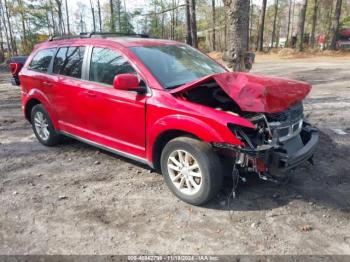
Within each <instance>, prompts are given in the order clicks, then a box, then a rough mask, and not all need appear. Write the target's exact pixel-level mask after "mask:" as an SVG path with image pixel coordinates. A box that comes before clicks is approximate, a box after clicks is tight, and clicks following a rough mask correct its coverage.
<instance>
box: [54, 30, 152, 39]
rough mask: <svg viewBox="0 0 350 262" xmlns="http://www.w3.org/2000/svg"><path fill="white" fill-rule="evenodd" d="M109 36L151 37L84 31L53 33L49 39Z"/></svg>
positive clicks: (146, 36) (147, 36)
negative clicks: (78, 32)
mask: <svg viewBox="0 0 350 262" xmlns="http://www.w3.org/2000/svg"><path fill="white" fill-rule="evenodd" d="M95 36H97V37H107V36H133V37H141V38H149V35H146V34H135V33H123V32H82V33H80V34H79V35H51V36H49V38H48V40H47V41H53V40H62V39H74V38H91V37H95Z"/></svg>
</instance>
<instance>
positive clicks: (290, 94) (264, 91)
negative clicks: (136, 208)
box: [19, 34, 318, 205]
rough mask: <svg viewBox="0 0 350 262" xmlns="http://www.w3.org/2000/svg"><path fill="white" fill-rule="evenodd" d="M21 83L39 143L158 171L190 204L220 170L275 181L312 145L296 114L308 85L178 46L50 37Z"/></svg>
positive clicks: (205, 197) (215, 187)
mask: <svg viewBox="0 0 350 262" xmlns="http://www.w3.org/2000/svg"><path fill="white" fill-rule="evenodd" d="M19 80H20V83H21V89H22V109H23V112H24V115H25V117H26V118H27V119H28V120H29V121H30V122H31V124H32V126H33V130H34V133H35V135H36V137H37V139H38V140H39V141H40V142H41V143H42V144H44V145H46V146H53V145H56V144H58V143H59V142H60V141H61V138H62V136H69V137H72V138H75V139H78V140H80V141H83V142H86V143H88V144H91V145H94V146H96V147H99V148H101V149H104V150H107V151H111V152H114V153H116V154H119V155H121V156H124V157H128V158H131V159H134V160H136V161H138V162H141V163H144V164H147V165H149V166H150V167H151V168H154V169H160V170H161V172H162V174H163V175H164V179H165V182H166V184H167V185H168V187H169V188H170V190H171V191H172V192H173V193H174V194H175V195H176V196H177V197H179V198H180V199H182V200H184V201H186V202H188V203H191V204H194V205H200V204H203V203H205V202H207V201H209V200H210V199H211V198H213V197H214V196H215V195H216V194H217V192H218V191H219V190H220V188H221V186H222V183H223V176H224V173H225V171H227V170H231V171H232V170H233V171H234V172H235V173H236V174H239V176H242V175H243V174H257V175H258V176H259V177H260V178H262V179H265V180H272V181H276V180H279V178H280V177H282V176H284V174H285V172H286V171H287V170H290V169H292V168H295V167H296V166H298V165H299V164H301V163H303V162H305V161H307V160H310V161H311V160H312V156H313V153H314V151H315V146H316V144H317V142H318V132H317V130H316V129H315V128H312V127H311V126H310V124H308V123H307V122H306V121H305V120H304V119H303V105H302V100H303V99H304V98H305V96H306V95H307V94H308V93H309V91H310V88H311V87H310V86H309V85H308V84H306V83H302V82H296V81H291V80H286V79H281V78H272V77H264V76H256V75H251V74H247V73H237V72H229V71H227V70H226V69H225V68H224V67H223V66H221V65H220V64H218V63H216V62H215V61H213V60H212V59H211V58H209V57H207V56H206V55H204V54H203V53H201V52H199V51H198V50H196V49H194V48H192V47H190V46H188V45H186V44H183V43H179V42H174V41H168V40H159V39H150V38H144V37H110V36H108V35H107V36H106V35H96V34H91V35H85V36H81V37H77V38H74V39H58V40H57V39H56V40H55V39H50V40H49V41H47V42H45V43H42V44H39V45H37V46H36V47H35V49H34V50H33V52H32V54H31V55H30V56H29V57H28V59H27V61H26V63H25V64H24V66H23V68H22V70H21V72H20V74H19ZM238 172H239V173H238ZM229 173H230V174H231V172H229Z"/></svg>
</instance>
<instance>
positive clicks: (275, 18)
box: [271, 0, 278, 47]
mask: <svg viewBox="0 0 350 262" xmlns="http://www.w3.org/2000/svg"><path fill="white" fill-rule="evenodd" d="M277 14H278V0H275V14H274V17H273V26H272V35H271V47H273V43H274V42H275V38H276V20H277Z"/></svg>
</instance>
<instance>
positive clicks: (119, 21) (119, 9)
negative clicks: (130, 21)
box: [116, 0, 122, 32]
mask: <svg viewBox="0 0 350 262" xmlns="http://www.w3.org/2000/svg"><path fill="white" fill-rule="evenodd" d="M116 7H117V14H118V31H119V32H121V31H122V30H121V27H122V25H121V19H120V18H121V17H120V14H121V2H120V0H117V6H116Z"/></svg>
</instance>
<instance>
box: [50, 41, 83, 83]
mask: <svg viewBox="0 0 350 262" xmlns="http://www.w3.org/2000/svg"><path fill="white" fill-rule="evenodd" d="M84 52H85V47H82V46H80V47H79V46H74V47H62V48H60V49H59V50H58V52H57V54H56V56H55V59H54V62H53V73H54V74H59V75H65V76H70V77H75V78H81V69H82V66H83V60H84Z"/></svg>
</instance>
